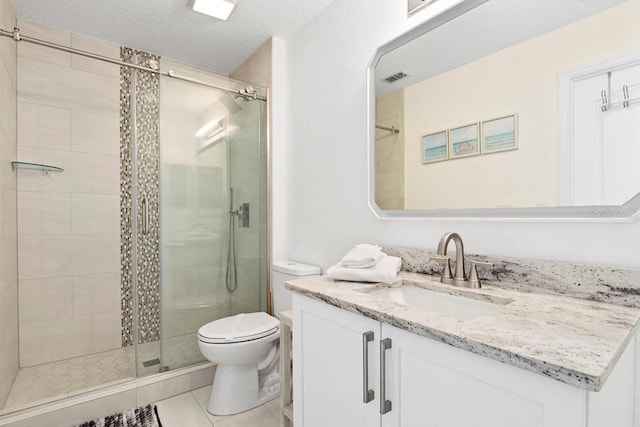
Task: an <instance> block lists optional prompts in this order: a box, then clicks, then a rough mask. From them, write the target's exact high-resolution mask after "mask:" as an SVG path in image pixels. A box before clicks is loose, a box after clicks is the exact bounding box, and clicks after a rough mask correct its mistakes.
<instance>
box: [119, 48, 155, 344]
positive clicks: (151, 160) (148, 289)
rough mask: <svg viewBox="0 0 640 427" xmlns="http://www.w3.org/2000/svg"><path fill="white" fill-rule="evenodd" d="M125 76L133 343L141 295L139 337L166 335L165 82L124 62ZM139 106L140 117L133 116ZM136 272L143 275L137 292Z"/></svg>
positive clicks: (125, 299) (124, 228) (124, 203)
mask: <svg viewBox="0 0 640 427" xmlns="http://www.w3.org/2000/svg"><path fill="white" fill-rule="evenodd" d="M120 56H121V59H122V60H123V61H127V62H135V63H138V64H147V63H149V61H151V60H153V61H159V59H160V58H159V57H158V56H156V55H153V54H149V53H146V52H141V51H136V50H132V49H129V48H125V47H122V48H121V52H120ZM134 72H135V73H136V75H135V76H134V75H133V73H134ZM120 76H121V86H120V102H121V110H120V135H121V149H120V153H121V161H122V167H121V183H120V191H121V202H120V203H121V216H122V218H121V239H120V241H121V254H122V257H121V268H122V313H123V317H122V343H123V346H128V345H132V344H133V342H134V338H133V335H134V327H133V325H134V319H133V317H134V313H135V312H136V310H134V304H135V300H136V299H137V305H138V307H137V312H138V313H144V315H142V316H138V322H137V324H138V328H137V332H138V342H139V343H146V342H150V341H156V340H158V339H160V222H159V206H160V204H159V180H160V176H159V165H160V153H159V137H160V133H159V113H160V109H159V104H160V103H159V99H160V86H159V78H158V75H157V74H155V73H147V72H144V71H134V70H132V69H130V68H128V67H121V71H120ZM134 77H135V78H134ZM134 84H135V88H133V85H134ZM132 89H134V90H132ZM132 92H133V93H135V102H134V101H133V100H132V99H131V94H132ZM134 108H135V112H134V113H135V120H132V119H131V118H132V114H131V113H132V110H133V109H134ZM134 127H135V129H134ZM134 138H135V141H134ZM134 142H135V144H134ZM134 179H135V183H136V192H135V195H134V191H133V188H134V185H133V183H134V181H133V180H134ZM134 198H135V200H134ZM134 203H135V206H139V207H141V206H142V205H143V204H144V203H146V204H147V207H148V222H147V224H148V225H147V229H146V230H142V229H141V226H139V227H134V216H135V224H143V216H144V212H143V209H142V208H138V209H134ZM136 232H137V235H135V236H134V233H136ZM134 257H135V260H134ZM134 262H135V265H134ZM134 274H135V275H136V279H137V293H136V295H135V296H134V294H133V293H134V290H133V288H134V277H133V275H134Z"/></svg>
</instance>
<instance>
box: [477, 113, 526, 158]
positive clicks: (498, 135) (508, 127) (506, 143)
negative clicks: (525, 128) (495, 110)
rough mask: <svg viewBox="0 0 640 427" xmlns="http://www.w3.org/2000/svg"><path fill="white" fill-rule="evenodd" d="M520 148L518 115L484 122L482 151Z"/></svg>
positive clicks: (489, 151) (495, 151)
mask: <svg viewBox="0 0 640 427" xmlns="http://www.w3.org/2000/svg"><path fill="white" fill-rule="evenodd" d="M517 148H518V116H517V115H516V114H512V115H510V116H505V117H499V118H497V119H492V120H485V121H484V122H482V153H483V154H489V153H498V152H500V151H508V150H516V149H517Z"/></svg>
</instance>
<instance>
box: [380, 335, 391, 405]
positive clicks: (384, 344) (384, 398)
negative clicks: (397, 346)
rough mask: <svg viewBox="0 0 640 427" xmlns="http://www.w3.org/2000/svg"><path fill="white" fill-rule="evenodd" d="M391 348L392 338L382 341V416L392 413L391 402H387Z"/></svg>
mask: <svg viewBox="0 0 640 427" xmlns="http://www.w3.org/2000/svg"><path fill="white" fill-rule="evenodd" d="M390 348H391V338H385V339H383V340H382V341H380V414H382V415H384V414H386V413H387V412H389V411H391V401H390V400H387V388H386V387H387V358H386V353H385V352H386V351H387V350H389V349H390Z"/></svg>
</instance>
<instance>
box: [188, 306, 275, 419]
mask: <svg viewBox="0 0 640 427" xmlns="http://www.w3.org/2000/svg"><path fill="white" fill-rule="evenodd" d="M279 338H280V322H279V321H278V319H276V318H275V317H272V316H269V315H268V314H267V313H262V312H258V313H242V314H237V315H235V316H230V317H225V318H223V319H219V320H215V321H213V322H210V323H207V324H206V325H204V326H202V327H201V328H200V329H198V347H199V348H200V351H201V352H202V354H203V355H204V357H206V358H207V359H208V360H210V361H212V362H215V363H216V365H217V366H216V373H215V377H214V379H213V385H212V387H211V397H210V398H209V405H208V407H207V410H208V411H209V412H210V413H212V414H214V415H232V414H237V413H239V412H244V411H247V410H249V409H252V408H255V407H256V406H258V405H261V404H263V403H265V402H267V401H269V400H271V399H274V398H275V397H277V396H278V394H279V392H280V377H279V375H278V361H279V351H278V350H279V342H280V340H279Z"/></svg>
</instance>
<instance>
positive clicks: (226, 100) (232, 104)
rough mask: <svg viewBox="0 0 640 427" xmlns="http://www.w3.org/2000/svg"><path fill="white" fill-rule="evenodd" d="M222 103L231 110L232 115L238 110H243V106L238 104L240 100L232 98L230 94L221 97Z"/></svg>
mask: <svg viewBox="0 0 640 427" xmlns="http://www.w3.org/2000/svg"><path fill="white" fill-rule="evenodd" d="M221 101H222V104H223V105H224V106H225V107H226V109H227V110H229V113H231V115H233V114H236V113H237V112H238V111H240V110H242V107H241V106H240V105H239V104H238V101H237V100H236V99H235V97H234V99H231V97H230V96H227V95H225V96H223V97H222V98H221Z"/></svg>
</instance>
